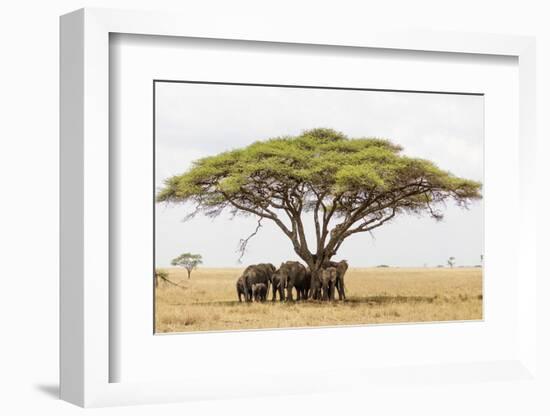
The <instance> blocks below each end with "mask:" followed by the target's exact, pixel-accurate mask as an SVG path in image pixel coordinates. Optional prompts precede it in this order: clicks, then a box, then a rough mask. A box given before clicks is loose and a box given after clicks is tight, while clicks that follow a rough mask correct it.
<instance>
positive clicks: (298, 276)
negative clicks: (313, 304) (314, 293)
mask: <svg viewBox="0 0 550 416" xmlns="http://www.w3.org/2000/svg"><path fill="white" fill-rule="evenodd" d="M276 274H277V278H278V279H280V282H279V290H280V293H284V292H283V291H282V289H284V288H286V299H288V300H290V301H293V300H294V299H293V298H292V289H293V288H296V300H300V299H307V293H308V291H309V285H310V279H309V278H308V274H307V270H306V268H305V266H304V265H302V264H301V263H299V262H297V261H287V262H285V263H282V264H281V266H280V267H279V269H278V270H277V271H276ZM283 298H284V294H283V296H281V300H284V299H283Z"/></svg>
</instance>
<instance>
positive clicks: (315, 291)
mask: <svg viewBox="0 0 550 416" xmlns="http://www.w3.org/2000/svg"><path fill="white" fill-rule="evenodd" d="M320 275H321V271H320V270H319V271H318V272H317V274H314V273H312V272H311V269H310V268H309V267H308V268H307V276H308V279H309V282H310V283H309V297H310V298H311V299H315V300H320V299H321V279H320Z"/></svg>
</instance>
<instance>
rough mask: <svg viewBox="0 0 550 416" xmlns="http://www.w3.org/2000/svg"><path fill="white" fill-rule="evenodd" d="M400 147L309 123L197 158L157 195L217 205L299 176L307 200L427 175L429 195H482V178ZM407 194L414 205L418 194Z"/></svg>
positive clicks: (287, 185)
mask: <svg viewBox="0 0 550 416" xmlns="http://www.w3.org/2000/svg"><path fill="white" fill-rule="evenodd" d="M401 150H402V149H401V147H400V146H397V145H394V144H392V143H391V142H389V141H387V140H383V139H376V138H375V139H373V138H359V139H348V138H346V137H345V136H344V135H343V134H341V133H338V132H335V131H333V130H330V129H315V130H309V131H306V132H304V133H303V134H302V135H300V136H297V137H279V138H274V139H270V140H266V141H259V142H255V143H253V144H251V145H249V146H248V147H245V148H243V149H237V150H231V151H228V152H224V153H221V154H218V155H216V156H210V157H206V158H203V159H200V160H197V161H196V162H195V163H194V165H193V167H192V168H191V169H190V170H189V171H187V172H186V173H184V174H182V175H177V176H174V177H172V178H170V179H168V180H167V181H166V183H165V186H164V188H163V189H162V190H161V191H160V192H159V193H158V195H157V201H178V202H182V201H186V200H195V201H196V202H197V203H199V204H200V205H201V206H203V207H205V208H206V207H219V206H220V205H225V204H226V203H227V200H228V199H229V198H231V197H235V198H237V199H243V198H242V196H243V194H245V193H246V194H250V195H251V196H256V197H258V198H261V199H262V200H263V201H264V202H267V203H269V202H275V201H277V200H280V199H281V198H282V197H284V196H285V194H288V191H289V190H290V189H292V188H293V187H295V186H296V187H298V186H299V185H301V184H303V185H304V186H305V188H306V189H305V190H306V192H305V194H304V196H305V197H306V200H307V199H310V197H313V198H314V195H313V192H314V191H315V192H317V193H324V194H326V195H325V198H326V197H328V196H334V195H339V194H344V195H349V196H351V197H354V196H356V195H357V194H369V195H375V194H380V193H384V192H387V191H390V190H392V189H396V188H400V187H403V186H405V185H414V184H418V185H419V186H420V184H422V183H424V184H426V185H429V187H430V194H432V196H431V199H432V200H440V199H442V198H441V197H442V196H445V197H447V196H451V197H454V198H455V199H456V200H458V201H460V200H461V199H464V198H468V199H475V198H479V197H480V195H479V190H480V184H479V183H478V182H474V181H471V180H467V179H462V178H458V177H455V176H453V175H452V174H450V173H449V172H445V171H443V170H441V169H439V168H438V167H437V166H435V165H434V164H433V163H432V162H430V161H427V160H423V159H416V158H409V157H406V156H403V155H401ZM308 192H309V193H308ZM441 194H444V195H441ZM358 196H362V195H358ZM270 198H272V199H273V201H270ZM409 202H411V203H412V204H411V208H412V205H416V203H417V202H418V201H415V200H414V198H412V199H411V198H409ZM420 203H422V204H423V201H420ZM252 205H254V204H252ZM306 205H307V204H306ZM339 208H340V210H347V207H339Z"/></svg>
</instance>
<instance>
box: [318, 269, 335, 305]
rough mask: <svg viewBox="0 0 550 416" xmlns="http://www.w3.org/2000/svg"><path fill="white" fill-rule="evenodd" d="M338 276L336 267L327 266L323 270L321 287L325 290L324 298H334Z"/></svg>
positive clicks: (331, 299)
mask: <svg viewBox="0 0 550 416" xmlns="http://www.w3.org/2000/svg"><path fill="white" fill-rule="evenodd" d="M337 278H338V270H337V269H336V267H327V268H325V269H323V270H321V288H322V290H323V300H330V301H333V300H334V288H335V287H336V280H337Z"/></svg>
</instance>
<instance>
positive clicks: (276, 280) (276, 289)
mask: <svg viewBox="0 0 550 416" xmlns="http://www.w3.org/2000/svg"><path fill="white" fill-rule="evenodd" d="M271 287H272V291H273V297H272V299H271V300H272V301H273V302H275V301H276V300H277V293H278V294H279V300H280V301H281V302H282V301H283V300H285V292H284V291H285V285H284V282H282V281H281V276H280V275H279V273H278V272H277V271H276V272H275V273H274V274H273V277H272V282H271Z"/></svg>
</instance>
